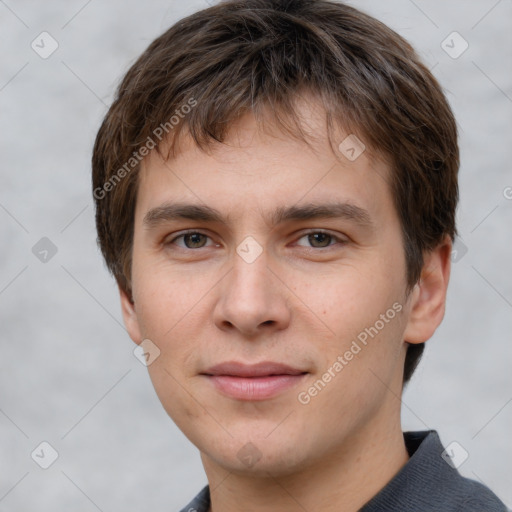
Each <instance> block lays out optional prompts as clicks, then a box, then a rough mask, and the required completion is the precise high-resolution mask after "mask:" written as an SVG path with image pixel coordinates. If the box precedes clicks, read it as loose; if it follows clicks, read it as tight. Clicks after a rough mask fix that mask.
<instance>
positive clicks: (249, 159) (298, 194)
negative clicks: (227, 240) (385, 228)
mask: <svg viewBox="0 0 512 512" xmlns="http://www.w3.org/2000/svg"><path fill="white" fill-rule="evenodd" d="M300 116H301V125H302V126H301V127H302V129H303V132H304V134H305V136H306V137H307V142H305V141H303V140H301V139H300V138H298V137H294V136H292V135H291V134H290V133H288V132H286V131H283V130H282V129H281V128H280V127H279V126H278V125H277V124H275V123H273V122H272V120H271V119H269V120H268V122H267V123H258V122H257V119H256V117H255V116H254V115H253V114H252V113H248V114H246V115H244V116H242V117H241V118H239V120H238V121H237V122H236V123H235V124H234V125H233V126H232V127H231V129H230V131H229V133H228V135H227V137H226V140H225V141H224V142H223V143H214V144H213V145H212V146H211V147H210V148H208V150H206V151H203V150H201V149H200V148H199V147H198V146H197V145H196V144H195V142H194V141H193V139H192V137H190V136H189V135H185V136H183V137H182V138H181V139H180V142H179V151H178V152H177V155H176V156H175V157H174V158H172V159H164V158H163V157H162V156H161V155H159V154H158V153H157V152H156V151H154V150H153V151H151V153H150V154H149V155H148V156H147V157H146V158H145V159H144V161H143V162H142V165H141V169H140V174H139V186H138V197H137V209H136V217H138V218H139V220H141V218H143V217H144V216H145V215H146V213H147V212H148V211H149V210H151V209H154V208H157V207H158V206H159V205H164V204H167V205H168V204H170V203H173V202H179V203H184V202H186V203H188V204H190V203H195V204H198V205H199V204H202V205H203V206H204V205H208V206H210V207H211V209H214V210H216V212H217V213H219V214H220V215H224V216H225V218H224V219H223V220H230V219H231V220H233V219H235V218H240V217H243V216H244V215H254V213H255V212H257V213H258V214H259V215H263V216H264V217H265V219H264V220H265V221H266V222H267V223H268V222H269V221H270V220H271V219H272V220H273V221H275V219H277V218H279V217H281V218H282V217H283V215H282V213H283V210H284V209H285V208H287V209H289V207H290V206H291V205H298V204H306V203H309V204H320V203H325V202H329V203H331V204H333V203H334V202H345V203H349V204H352V205H354V206H355V207H356V208H357V207H358V206H360V208H361V209H365V210H368V211H369V212H370V213H372V214H373V215H372V216H378V215H379V213H381V212H380V210H382V209H383V208H386V207H389V206H392V200H391V199H392V198H391V189H390V187H389V184H388V182H389V177H390V168H389V165H388V164H387V162H386V161H385V160H384V159H382V158H380V157H379V156H376V155H375V154H371V153H370V151H369V150H368V148H365V146H364V141H362V140H361V139H360V138H359V137H357V136H355V135H354V134H350V133H347V131H344V130H342V129H339V130H338V129H337V130H336V132H335V133H333V142H334V148H333V147H332V146H331V145H330V143H329V139H328V133H327V128H326V124H325V116H324V115H323V114H322V111H321V109H320V108H318V105H316V106H315V104H312V103H304V106H303V107H302V108H301V110H300ZM338 141H339V142H338ZM333 149H334V151H333ZM161 152H162V154H163V155H165V154H166V149H165V146H164V147H163V148H162V151H161Z"/></svg>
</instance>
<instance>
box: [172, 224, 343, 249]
mask: <svg viewBox="0 0 512 512" xmlns="http://www.w3.org/2000/svg"><path fill="white" fill-rule="evenodd" d="M317 233H321V234H324V235H328V236H329V237H331V239H332V241H336V242H338V244H341V245H344V244H346V243H347V241H346V240H343V239H341V238H340V237H338V236H336V235H333V234H332V233H330V232H328V231H324V230H322V229H315V230H311V231H307V232H306V233H303V234H302V235H301V236H300V237H299V238H298V240H301V239H302V238H304V237H307V236H309V235H313V234H317ZM193 234H197V235H204V236H206V237H207V238H210V239H211V237H210V236H208V235H207V234H206V233H203V232H202V231H196V230H189V231H185V232H183V233H181V234H179V235H177V236H175V237H174V238H172V239H171V240H169V241H168V242H165V243H164V245H171V244H174V242H175V241H176V240H178V239H179V238H183V237H185V236H186V235H193ZM335 245H336V244H330V245H328V246H326V247H307V249H312V250H315V249H316V250H321V249H323V250H327V249H329V248H331V247H334V246H335ZM178 247H179V246H178ZM207 247H211V246H206V247H198V248H196V249H194V248H190V247H179V249H182V250H185V251H186V250H188V251H197V250H199V249H206V248H207ZM300 247H304V246H300Z"/></svg>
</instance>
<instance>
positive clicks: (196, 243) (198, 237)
mask: <svg viewBox="0 0 512 512" xmlns="http://www.w3.org/2000/svg"><path fill="white" fill-rule="evenodd" d="M209 238H210V237H209V236H207V235H205V234H204V233H201V232H199V231H189V232H187V233H182V234H181V235H178V236H176V237H174V238H173V239H171V240H169V241H168V242H166V243H167V244H174V245H177V246H178V247H180V248H181V249H202V248H203V247H207V246H206V245H205V244H206V240H207V239H209ZM179 239H183V243H184V244H185V245H180V244H177V243H176V240H179ZM210 245H211V244H210Z"/></svg>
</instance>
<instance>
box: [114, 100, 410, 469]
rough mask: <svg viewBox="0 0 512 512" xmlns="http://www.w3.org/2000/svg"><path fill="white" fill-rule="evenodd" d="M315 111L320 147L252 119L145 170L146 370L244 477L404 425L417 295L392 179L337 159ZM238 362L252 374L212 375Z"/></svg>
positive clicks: (137, 290) (207, 449)
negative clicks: (204, 147) (210, 146)
mask: <svg viewBox="0 0 512 512" xmlns="http://www.w3.org/2000/svg"><path fill="white" fill-rule="evenodd" d="M317 111H318V109H316V112H317ZM314 112H315V110H314V109H311V110H305V111H304V115H305V118H307V121H308V126H309V128H310V129H311V133H315V134H316V135H317V140H316V141H313V142H311V147H309V146H307V145H306V144H305V143H304V142H301V141H298V140H295V139H292V138H290V137H288V136H286V135H284V134H279V133H278V132H277V131H275V132H274V133H273V134H268V133H266V134H265V133H262V132H261V131H258V129H257V125H256V122H255V120H254V118H253V117H252V116H251V115H246V116H245V117H243V118H241V119H240V121H239V123H238V124H237V125H236V126H234V127H233V128H232V131H231V133H230V136H229V137H228V140H227V141H226V144H224V145H217V146H216V147H215V148H214V150H213V151H212V152H211V153H209V154H207V153H205V152H202V151H201V150H199V149H198V148H197V147H195V146H194V145H193V144H192V142H190V140H187V141H184V143H183V144H181V149H180V154H179V156H178V157H177V158H175V159H173V160H171V161H167V162H165V161H163V160H162V159H161V158H160V157H159V156H158V155H157V154H156V153H155V152H153V153H151V154H150V155H149V157H147V158H146V159H145V160H144V162H143V165H142V168H141V171H140V182H139V189H138V197H137V206H136V212H135V227H134V242H133V264H132V276H131V277H132V291H133V304H131V303H130V302H129V301H128V299H127V297H126V295H125V294H124V293H122V294H121V298H122V302H123V314H124V318H125V323H126V325H127V328H128V330H129V333H130V335H131V337H132V339H133V340H134V341H135V342H136V343H140V342H141V341H142V340H145V339H148V340H151V344H150V345H147V346H148V347H153V348H152V349H150V350H149V352H150V353H151V350H153V351H154V350H156V349H155V348H154V347H155V346H156V347H158V350H159V351H160V352H159V355H158V357H157V358H156V359H155V360H154V362H152V363H151V364H150V365H149V366H148V370H149V373H150V376H151V379H152V382H153V384H154V387H155V390H156V392H157V394H158V397H159V398H160V400H161V402H162V404H163V406H164V408H165V410H166V411H167V413H168V414H169V416H170V417H171V418H172V419H173V420H174V421H175V423H176V424H177V425H178V427H179V428H180V429H181V430H182V431H183V432H184V434H185V435H186V436H187V437H188V438H189V439H190V440H191V441H192V442H193V443H194V444H195V445H196V446H197V447H198V448H199V449H200V450H201V452H202V456H203V461H204V460H208V461H209V462H210V463H211V464H216V465H219V466H222V467H223V468H226V469H229V470H232V471H239V472H249V473H254V474H256V473H258V472H261V473H262V474H263V473H264V472H266V471H270V472H272V474H274V475H277V474H283V475H284V474H287V473H289V472H292V471H296V470H297V469H299V468H301V467H306V466H307V465H308V464H312V463H314V462H315V461H319V460H321V459H322V458H324V459H325V457H326V456H327V454H333V453H337V454H341V453H343V452H344V451H346V450H349V449H350V448H349V447H350V446H355V445H357V444H358V443H359V440H360V438H361V436H365V435H366V437H367V438H368V435H370V434H369V433H371V432H372V430H375V429H378V428H390V424H392V423H393V424H396V422H397V421H399V419H398V418H399V400H396V394H400V391H401V384H402V373H403V365H404V356H405V345H404V342H403V340H404V336H405V335H406V330H407V329H412V330H414V329H413V327H411V325H409V324H410V316H411V309H412V303H411V300H413V299H415V298H418V297H419V296H420V294H419V293H416V292H415V293H412V294H410V295H409V296H406V293H405V292H406V281H405V275H406V265H405V256H404V248H403V241H402V236H401V228H400V223H399V219H398V216H397V212H396V211H395V208H394V205H393V201H392V196H391V192H390V189H389V185H388V182H389V176H390V169H389V167H388V166H387V165H386V164H385V163H384V162H383V161H380V160H378V159H375V158H371V157H370V155H369V154H368V151H364V152H363V153H362V154H361V155H360V156H359V157H358V158H356V159H355V160H353V161H352V160H351V159H349V158H347V156H346V155H348V156H350V157H353V155H352V152H349V153H345V155H344V154H343V152H340V154H339V155H337V156H335V155H334V154H333V152H332V151H331V149H330V146H329V145H328V142H327V138H326V136H325V137H318V134H319V133H322V126H323V124H322V119H320V118H317V117H315V116H316V115H315V113H314ZM276 130H277V129H276ZM325 135H327V134H325ZM339 137H340V138H339V142H342V141H343V140H344V139H345V137H347V134H346V133H345V134H343V133H340V135H339ZM349 140H350V139H349ZM343 147H344V148H345V149H346V147H345V146H343ZM348 149H350V148H348ZM356 149H357V148H356ZM177 205H179V206H180V208H179V209H177V208H176V206H177ZM188 206H192V207H196V208H195V209H193V208H189V207H188ZM315 207H316V208H315ZM204 208H207V210H201V209H204ZM411 336H412V337H414V333H413V332H412V331H411ZM145 343H148V342H145ZM154 353H155V354H156V353H157V352H154ZM226 362H228V363H232V362H238V363H240V364H241V365H249V367H247V366H240V367H237V368H234V367H233V366H231V367H229V368H226V367H225V368H223V369H222V368H220V369H218V371H217V372H215V370H212V367H213V366H215V365H219V364H221V363H226ZM262 362H266V363H276V364H281V365H286V366H287V367H286V368H284V367H275V368H270V367H268V366H265V365H260V366H258V367H252V368H251V367H250V366H251V365H256V364H257V363H262ZM244 370H245V371H248V372H249V373H251V372H253V373H252V374H251V375H252V377H248V376H247V375H246V376H245V377H244V376H241V373H242V374H243V371H244ZM258 370H259V372H260V374H259V376H255V374H257V373H258ZM271 373H275V374H277V375H274V376H273V377H271V376H270V374H271ZM261 374H263V375H261ZM390 390H391V391H393V392H390ZM250 461H251V462H250Z"/></svg>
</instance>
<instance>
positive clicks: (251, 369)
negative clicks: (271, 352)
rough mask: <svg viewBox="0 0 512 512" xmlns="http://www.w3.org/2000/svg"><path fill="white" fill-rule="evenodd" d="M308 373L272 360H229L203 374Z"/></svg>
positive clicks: (249, 375)
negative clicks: (252, 361)
mask: <svg viewBox="0 0 512 512" xmlns="http://www.w3.org/2000/svg"><path fill="white" fill-rule="evenodd" d="M303 373H307V372H306V371H304V370H300V369H298V368H292V367H291V366H288V365H286V364H282V363H275V362H272V361H262V362H261V363H257V364H251V365H247V364H244V363H239V362H237V361H227V362H225V363H221V364H217V365H215V366H212V367H211V368H209V369H208V370H206V371H205V372H203V374H205V375H226V376H231V377H245V378H251V377H267V376H270V375H301V374H303Z"/></svg>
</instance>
